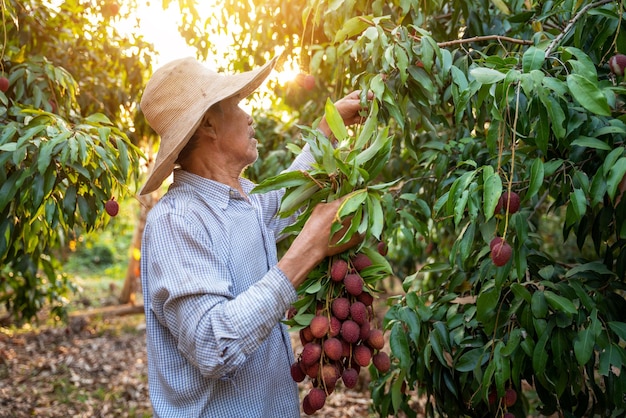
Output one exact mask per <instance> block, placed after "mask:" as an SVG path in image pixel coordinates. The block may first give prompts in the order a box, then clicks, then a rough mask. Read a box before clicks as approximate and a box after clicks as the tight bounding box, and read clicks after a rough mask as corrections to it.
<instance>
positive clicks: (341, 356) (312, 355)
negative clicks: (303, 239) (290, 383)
mask: <svg viewBox="0 0 626 418" xmlns="http://www.w3.org/2000/svg"><path fill="white" fill-rule="evenodd" d="M346 258H347V259H346ZM346 258H342V257H338V258H335V259H333V260H332V262H331V263H329V274H328V275H329V277H330V283H331V285H330V286H329V291H328V294H327V295H326V296H327V297H326V300H323V301H322V300H318V304H317V306H316V312H315V315H314V316H313V318H312V319H311V321H310V323H309V325H307V326H305V327H304V328H302V329H301V330H300V341H301V343H302V350H301V352H300V353H299V356H298V358H297V360H296V362H295V363H294V364H292V366H291V376H292V378H293V380H295V381H296V382H302V381H304V380H305V379H306V378H307V377H308V378H309V379H310V380H311V382H312V388H311V389H310V391H309V392H308V394H306V395H305V396H304V398H303V400H302V409H303V411H304V413H306V414H307V415H311V414H313V413H315V411H317V410H319V409H321V408H322V407H323V406H324V404H325V402H326V397H327V396H329V395H330V394H331V393H332V392H333V391H334V390H335V387H336V385H337V383H338V382H339V381H342V382H343V385H344V386H345V387H347V388H353V387H355V386H356V384H357V382H358V376H359V373H360V370H361V368H364V367H368V366H369V365H370V364H372V363H373V364H374V366H375V367H376V368H377V369H378V370H379V371H380V372H381V373H385V372H387V371H388V370H389V369H390V367H391V361H390V358H389V355H388V354H387V353H386V352H384V351H382V348H383V347H384V345H385V340H384V334H383V331H382V330H380V329H378V328H376V321H375V318H376V317H375V315H374V308H373V302H374V297H373V296H372V294H371V293H370V290H369V289H368V286H367V285H366V284H365V281H364V280H363V277H362V275H361V273H362V272H363V270H364V269H366V268H367V267H369V266H371V265H372V262H371V260H370V258H369V257H368V256H367V255H366V254H364V253H356V254H354V255H353V256H351V257H346Z"/></svg>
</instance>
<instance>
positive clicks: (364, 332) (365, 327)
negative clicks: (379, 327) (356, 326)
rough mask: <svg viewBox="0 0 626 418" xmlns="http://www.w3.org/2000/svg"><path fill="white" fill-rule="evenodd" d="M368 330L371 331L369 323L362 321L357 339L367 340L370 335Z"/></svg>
mask: <svg viewBox="0 0 626 418" xmlns="http://www.w3.org/2000/svg"><path fill="white" fill-rule="evenodd" d="M370 331H371V325H370V323H369V322H364V323H363V324H362V325H361V329H360V331H359V339H360V340H361V341H367V339H368V338H369V336H370Z"/></svg>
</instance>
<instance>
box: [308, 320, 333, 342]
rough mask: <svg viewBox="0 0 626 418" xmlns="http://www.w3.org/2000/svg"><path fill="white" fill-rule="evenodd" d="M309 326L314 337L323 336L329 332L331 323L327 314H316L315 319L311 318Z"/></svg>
mask: <svg viewBox="0 0 626 418" xmlns="http://www.w3.org/2000/svg"><path fill="white" fill-rule="evenodd" d="M309 326H310V327H311V334H312V335H313V337H315V338H322V337H323V336H324V335H326V334H327V333H328V328H329V327H330V323H329V321H328V317H326V315H315V316H314V317H313V319H311V324H310V325H309Z"/></svg>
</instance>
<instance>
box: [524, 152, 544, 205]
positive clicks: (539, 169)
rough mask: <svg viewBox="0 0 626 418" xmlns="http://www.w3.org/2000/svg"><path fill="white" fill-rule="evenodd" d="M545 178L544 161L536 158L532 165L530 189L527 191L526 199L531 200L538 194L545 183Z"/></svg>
mask: <svg viewBox="0 0 626 418" xmlns="http://www.w3.org/2000/svg"><path fill="white" fill-rule="evenodd" d="M543 179H544V168H543V161H541V160H540V159H539V158H535V160H534V161H533V164H532V166H531V167H530V184H529V185H528V190H527V191H526V194H525V196H524V200H529V199H531V198H532V197H534V196H535V195H536V194H537V192H538V191H539V189H540V188H541V186H542V185H543Z"/></svg>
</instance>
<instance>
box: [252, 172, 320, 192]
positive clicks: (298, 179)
mask: <svg viewBox="0 0 626 418" xmlns="http://www.w3.org/2000/svg"><path fill="white" fill-rule="evenodd" d="M310 181H312V180H311V178H310V177H309V176H308V175H307V174H306V172H304V171H300V170H295V171H289V172H285V173H281V174H278V175H276V176H274V177H270V178H268V179H266V180H264V181H262V182H261V183H259V184H257V185H256V186H255V187H254V189H252V192H251V193H267V192H269V191H272V190H278V189H282V188H285V187H294V186H300V185H302V184H304V183H308V182H310Z"/></svg>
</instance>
